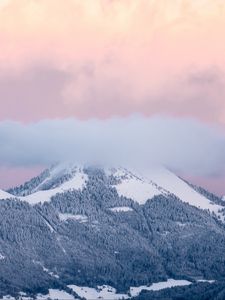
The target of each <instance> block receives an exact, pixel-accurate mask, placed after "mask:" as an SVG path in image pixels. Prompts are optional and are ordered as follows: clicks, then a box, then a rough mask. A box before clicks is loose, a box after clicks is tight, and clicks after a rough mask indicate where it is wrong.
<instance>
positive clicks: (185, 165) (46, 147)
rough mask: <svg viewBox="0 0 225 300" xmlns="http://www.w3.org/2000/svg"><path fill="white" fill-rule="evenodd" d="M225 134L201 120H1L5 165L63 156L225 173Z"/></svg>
mask: <svg viewBox="0 0 225 300" xmlns="http://www.w3.org/2000/svg"><path fill="white" fill-rule="evenodd" d="M224 153H225V136H224V135H223V134H222V132H220V130H219V129H217V128H212V127H208V126H206V125H203V124H201V123H199V122H197V121H193V120H188V119H183V120H182V119H170V118H164V117H163V118H162V117H157V118H150V119H148V118H143V117H140V116H133V117H130V118H126V119H122V118H114V119H109V120H105V121H100V120H94V119H93V120H89V121H78V120H74V119H67V120H45V121H41V122H38V123H33V124H29V125H24V124H21V123H16V122H9V121H7V122H1V123H0V165H2V166H4V165H5V166H13V167H16V166H17V167H18V166H20V167H21V166H22V167H24V166H25V167H26V166H37V165H49V164H51V163H54V162H57V161H74V162H75V163H79V164H103V165H104V164H106V165H123V166H129V167H135V166H138V167H140V166H141V167H143V168H146V167H151V166H152V165H154V164H163V165H166V166H167V167H169V168H172V169H174V170H177V171H180V172H185V173H189V174H191V175H205V176H210V175H219V174H224V172H225V167H224V166H225V154H224Z"/></svg>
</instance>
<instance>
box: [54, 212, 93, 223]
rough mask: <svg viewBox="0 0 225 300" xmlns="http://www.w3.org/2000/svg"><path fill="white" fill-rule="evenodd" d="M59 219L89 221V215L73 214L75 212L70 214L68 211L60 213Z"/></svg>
mask: <svg viewBox="0 0 225 300" xmlns="http://www.w3.org/2000/svg"><path fill="white" fill-rule="evenodd" d="M59 219H60V221H63V222H65V221H67V220H75V221H78V222H79V223H86V222H87V221H88V217H87V216H85V215H73V214H68V213H64V214H62V213H59Z"/></svg>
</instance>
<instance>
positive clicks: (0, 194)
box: [0, 190, 15, 200]
mask: <svg viewBox="0 0 225 300" xmlns="http://www.w3.org/2000/svg"><path fill="white" fill-rule="evenodd" d="M9 198H15V196H13V195H11V194H9V193H7V192H5V191H3V190H0V200H3V199H9Z"/></svg>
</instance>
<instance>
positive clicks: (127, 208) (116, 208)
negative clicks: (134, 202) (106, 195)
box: [110, 206, 133, 212]
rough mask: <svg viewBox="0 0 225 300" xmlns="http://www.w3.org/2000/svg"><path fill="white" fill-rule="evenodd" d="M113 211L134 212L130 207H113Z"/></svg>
mask: <svg viewBox="0 0 225 300" xmlns="http://www.w3.org/2000/svg"><path fill="white" fill-rule="evenodd" d="M110 210H111V211H113V212H128V211H133V209H132V208H131V207H128V206H117V207H111V208H110Z"/></svg>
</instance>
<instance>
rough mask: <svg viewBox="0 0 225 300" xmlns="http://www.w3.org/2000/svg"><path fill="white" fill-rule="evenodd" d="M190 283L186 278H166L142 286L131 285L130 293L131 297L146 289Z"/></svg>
mask: <svg viewBox="0 0 225 300" xmlns="http://www.w3.org/2000/svg"><path fill="white" fill-rule="evenodd" d="M190 284H192V282H190V281H187V280H175V279H168V280H167V281H162V282H157V283H153V284H152V285H150V286H147V285H142V286H139V287H131V288H130V295H131V296H132V297H136V296H138V295H139V294H140V293H141V292H142V291H144V290H147V291H160V290H163V289H167V288H172V287H175V286H185V285H190Z"/></svg>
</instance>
